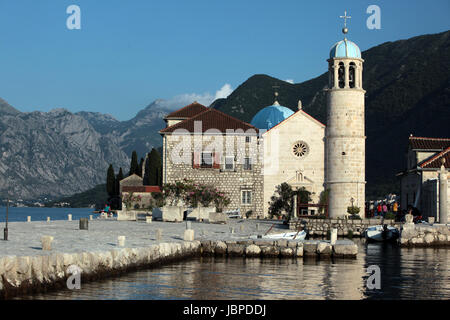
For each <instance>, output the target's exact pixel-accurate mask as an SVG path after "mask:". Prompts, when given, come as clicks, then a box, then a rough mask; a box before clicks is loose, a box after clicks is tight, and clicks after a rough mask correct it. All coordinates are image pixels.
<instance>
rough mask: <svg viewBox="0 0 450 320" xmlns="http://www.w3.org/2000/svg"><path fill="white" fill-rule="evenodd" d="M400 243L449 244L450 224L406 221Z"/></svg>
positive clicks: (419, 244) (414, 244)
mask: <svg viewBox="0 0 450 320" xmlns="http://www.w3.org/2000/svg"><path fill="white" fill-rule="evenodd" d="M399 243H400V245H402V246H422V247H423V246H449V245H450V225H445V224H433V225H430V224H414V223H406V224H404V225H403V228H402V230H401V233H400V239H399Z"/></svg>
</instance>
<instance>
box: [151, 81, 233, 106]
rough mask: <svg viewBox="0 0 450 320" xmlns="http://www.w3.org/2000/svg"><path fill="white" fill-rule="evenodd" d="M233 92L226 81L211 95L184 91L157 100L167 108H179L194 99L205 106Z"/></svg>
mask: <svg viewBox="0 0 450 320" xmlns="http://www.w3.org/2000/svg"><path fill="white" fill-rule="evenodd" d="M232 92H233V88H232V87H231V85H230V84H228V83H226V84H224V85H223V86H222V88H220V89H219V90H217V91H216V93H215V95H212V94H211V93H209V92H205V93H203V94H200V93H184V94H179V95H176V96H174V97H172V98H170V99H167V100H158V104H159V105H160V106H163V107H166V108H169V109H179V108H182V107H184V106H186V105H188V104H191V103H192V102H194V101H197V102H198V103H200V104H203V105H205V106H209V105H210V104H211V103H212V102H213V101H214V100H216V99H220V98H226V97H228V96H229V95H230V94H231V93H232Z"/></svg>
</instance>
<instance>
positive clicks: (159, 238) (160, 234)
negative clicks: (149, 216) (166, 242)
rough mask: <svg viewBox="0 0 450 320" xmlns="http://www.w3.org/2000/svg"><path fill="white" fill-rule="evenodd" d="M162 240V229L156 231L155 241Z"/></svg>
mask: <svg viewBox="0 0 450 320" xmlns="http://www.w3.org/2000/svg"><path fill="white" fill-rule="evenodd" d="M161 239H162V229H156V240H157V241H161Z"/></svg>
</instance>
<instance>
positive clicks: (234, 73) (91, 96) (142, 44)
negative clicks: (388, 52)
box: [0, 0, 450, 120]
mask: <svg viewBox="0 0 450 320" xmlns="http://www.w3.org/2000/svg"><path fill="white" fill-rule="evenodd" d="M72 4H75V5H78V6H79V7H80V8H81V30H68V29H67V27H66V20H67V18H68V17H69V15H68V14H67V13H66V9H67V7H68V6H69V5H72ZM372 4H375V5H378V6H379V7H380V9H381V29H380V30H369V29H368V28H367V26H366V20H367V18H368V17H369V14H367V13H366V9H367V7H368V6H369V5H372ZM344 10H348V14H349V15H350V16H351V17H352V19H350V21H349V23H348V26H349V28H350V33H349V35H348V38H349V39H350V40H352V41H354V42H356V43H357V44H358V45H359V46H360V48H361V50H366V49H369V48H371V47H373V46H376V45H378V44H381V43H383V42H386V41H395V40H398V39H406V38H410V37H413V36H416V35H422V34H430V33H438V32H442V31H446V30H449V29H450V19H449V13H450V1H448V0H431V1H411V0H409V1H407V0H396V1H390V0H388V1H376V0H371V1H365V0H354V1H350V0H347V1H346V0H341V1H332V0H326V1H325V0H316V1H300V0H277V1H274V0H272V1H266V0H226V1H224V0H190V1H188V0H178V1H175V0H165V1H153V0H133V1H123V0H95V1H94V0H70V1H66V0H39V1H36V0H0V97H1V98H3V99H5V100H6V101H8V102H9V103H10V104H11V105H13V106H14V107H15V108H17V109H19V110H20V111H34V110H40V111H49V110H51V109H53V108H66V109H68V110H70V111H73V112H76V111H80V110H86V111H97V112H102V113H109V114H111V115H113V116H114V117H116V118H117V119H119V120H127V119H130V118H132V117H133V116H134V115H135V114H136V113H137V112H138V111H139V110H140V109H142V108H143V107H145V106H146V105H148V104H149V103H151V102H152V101H153V100H155V99H158V98H163V99H168V100H169V101H177V103H179V104H183V103H184V102H185V101H186V102H187V101H188V100H192V99H197V100H199V101H200V102H208V101H209V100H212V99H214V98H215V97H217V96H226V94H227V93H229V92H230V90H231V89H235V88H236V87H237V86H239V85H240V84H241V83H242V82H244V81H245V80H246V79H248V78H249V77H250V76H252V75H253V74H257V73H258V74H261V73H264V74H268V75H270V76H273V77H276V78H279V79H283V80H287V79H291V80H294V82H295V83H299V82H302V81H306V80H309V79H311V78H314V77H316V76H319V75H320V74H322V73H323V72H325V71H326V68H327V63H326V59H327V56H328V53H329V49H330V47H331V46H332V45H333V44H334V43H335V42H336V41H338V40H340V39H342V34H341V28H342V25H343V21H342V19H340V18H339V16H340V15H343V13H344ZM225 85H228V86H225ZM224 86H225V87H224ZM220 89H222V90H221V91H220V92H218V91H219V90H220ZM179 107H182V105H179Z"/></svg>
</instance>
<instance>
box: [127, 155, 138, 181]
mask: <svg viewBox="0 0 450 320" xmlns="http://www.w3.org/2000/svg"><path fill="white" fill-rule="evenodd" d="M138 170H139V164H138V156H137V152H136V151H133V153H132V154H131V164H130V174H129V176H131V175H132V174H137V175H139V176H140V174H139V173H138Z"/></svg>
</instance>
